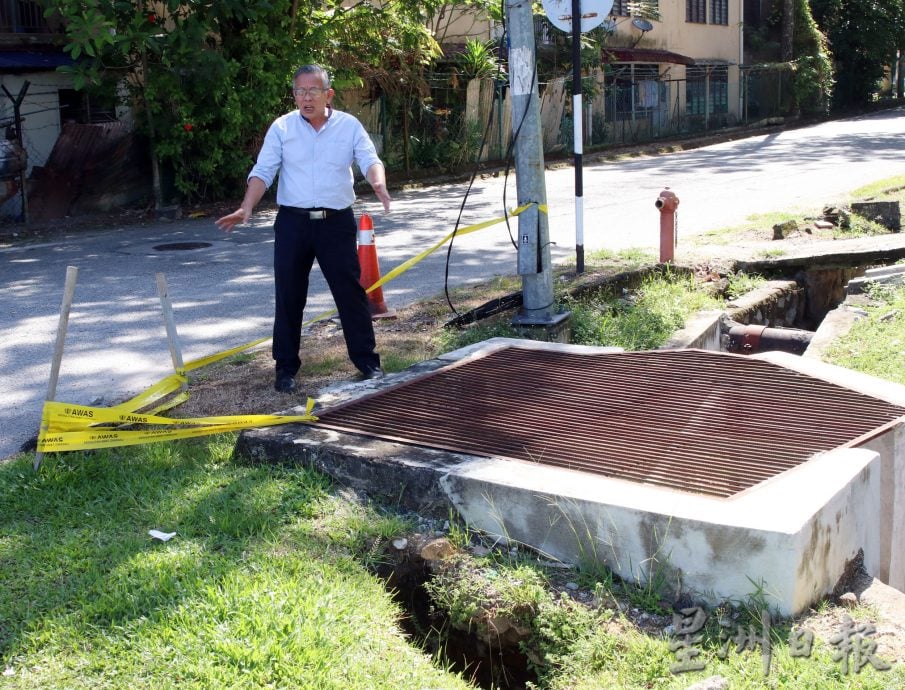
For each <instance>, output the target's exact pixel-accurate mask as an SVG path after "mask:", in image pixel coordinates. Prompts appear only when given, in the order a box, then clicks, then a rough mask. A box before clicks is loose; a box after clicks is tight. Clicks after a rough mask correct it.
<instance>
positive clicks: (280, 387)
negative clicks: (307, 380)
mask: <svg viewBox="0 0 905 690" xmlns="http://www.w3.org/2000/svg"><path fill="white" fill-rule="evenodd" d="M273 387H274V390H276V391H277V393H291V392H292V391H294V390H295V379H294V378H292V377H291V376H290V375H289V374H277V378H276V381H274V383H273Z"/></svg>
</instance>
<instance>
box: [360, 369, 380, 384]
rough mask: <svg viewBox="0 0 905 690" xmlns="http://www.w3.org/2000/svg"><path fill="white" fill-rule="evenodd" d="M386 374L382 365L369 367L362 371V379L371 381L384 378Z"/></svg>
mask: <svg viewBox="0 0 905 690" xmlns="http://www.w3.org/2000/svg"><path fill="white" fill-rule="evenodd" d="M384 376H385V374H384V373H383V369H381V368H380V367H368V368H367V369H364V370H363V371H362V372H361V380H362V381H370V380H372V379H382V378H383V377H384Z"/></svg>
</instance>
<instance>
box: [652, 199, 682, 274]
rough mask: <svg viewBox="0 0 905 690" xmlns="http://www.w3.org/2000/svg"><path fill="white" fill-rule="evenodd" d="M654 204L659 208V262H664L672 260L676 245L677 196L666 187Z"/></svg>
mask: <svg viewBox="0 0 905 690" xmlns="http://www.w3.org/2000/svg"><path fill="white" fill-rule="evenodd" d="M654 205H655V206H656V207H657V208H658V209H660V263H661V264H665V263H668V262H670V261H672V259H673V250H674V249H675V246H676V208H678V206H679V197H677V196H676V195H675V194H674V193H672V192H671V191H669V187H666V188H665V189H664V190H663V191H662V192H660V197H659V198H658V199H657V201H656V202H654Z"/></svg>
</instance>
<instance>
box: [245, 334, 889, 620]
mask: <svg viewBox="0 0 905 690" xmlns="http://www.w3.org/2000/svg"><path fill="white" fill-rule="evenodd" d="M510 346H515V347H521V346H528V347H532V348H539V349H545V348H564V349H565V350H566V351H575V350H576V348H575V346H569V345H561V344H553V343H540V342H532V343H525V341H511V340H508V339H503V338H499V339H493V340H491V341H487V342H486V343H481V344H478V345H474V346H470V347H468V348H464V349H462V350H459V351H455V352H451V353H448V354H447V355H444V356H443V357H442V358H439V359H437V360H433V361H431V362H426V363H423V364H422V365H419V366H417V367H415V368H413V369H412V370H409V371H406V372H403V373H401V374H396V375H392V376H389V377H387V379H385V380H384V381H381V382H379V384H376V385H375V384H370V383H369V384H367V385H363V384H358V385H350V384H345V385H344V386H341V387H334V388H332V389H329V390H328V391H325V393H324V395H323V396H322V397H321V398H320V399H319V400H320V402H321V403H322V404H327V405H329V404H333V403H338V402H340V401H346V400H350V399H352V398H354V397H357V396H360V395H365V394H367V393H369V392H372V391H373V390H375V388H377V387H378V386H379V387H384V386H393V385H397V384H399V383H401V382H403V381H407V380H411V379H413V378H415V377H417V376H420V375H423V374H424V373H426V372H430V371H435V370H436V369H438V368H440V367H443V366H445V365H447V364H450V363H454V362H458V361H462V360H465V359H468V358H470V357H479V356H482V355H484V354H486V353H487V352H488V351H492V350H494V349H498V348H502V347H510ZM577 349H578V350H580V351H582V352H584V353H591V352H594V351H598V349H597V348H586V347H580V348H577ZM609 352H612V349H609ZM770 358H771V360H773V361H780V362H781V363H782V364H783V365H786V366H788V365H791V364H792V363H793V362H797V363H798V364H797V366H799V367H800V366H802V365H803V363H802V362H801V359H800V358H798V357H794V356H792V355H784V356H783V353H773V354H772V355H771V357H770ZM806 366H807V367H808V368H809V370H810V372H811V375H813V373H814V372H817V373H819V374H820V376H821V377H827V378H828V379H829V380H837V379H838V372H837V371H835V370H836V369H838V368H835V367H830V366H829V365H822V364H820V363H816V362H811V363H808V364H807V365H806ZM792 368H796V367H795V366H792ZM843 371H844V370H843ZM867 378H870V377H867ZM837 382H838V380H837ZM893 388H895V390H891V389H889V390H887V393H888V394H889V395H890V396H891V397H893V398H894V399H896V400H897V401H899V403H900V404H901V403H903V402H905V389H903V387H901V386H899V387H893ZM465 406H466V407H467V403H466V404H465ZM459 412H461V411H456V410H450V414H456V413H459ZM891 433H893V434H894V435H895V434H896V430H895V429H893V430H892V431H891ZM898 435H899V436H901V435H902V434H901V433H899V434H898ZM884 438H886V437H884ZM884 444H885V447H884ZM900 446H901V444H899V443H897V442H895V441H890V442H887V441H875V442H872V444H871V447H870V448H869V449H868V448H865V447H862V448H839V449H836V450H833V451H831V452H827V453H824V454H821V455H818V456H815V457H814V458H812V459H811V460H808V461H806V462H805V463H803V464H802V465H800V466H798V467H796V468H795V469H794V470H791V471H787V472H785V473H783V474H781V475H779V476H777V477H775V478H773V479H771V480H768V481H765V482H762V483H761V484H759V485H757V486H755V487H754V488H752V489H750V490H748V491H745V492H742V493H741V494H739V495H737V496H733V497H731V498H730V499H714V498H712V497H704V496H699V495H694V494H689V493H685V492H681V491H673V490H669V489H664V488H662V487H653V486H649V485H642V484H636V483H633V482H628V481H623V480H615V479H611V478H608V477H604V476H598V475H588V474H586V473H580V472H575V471H570V470H563V469H557V468H554V467H550V466H545V465H540V464H536V463H526V462H519V461H512V460H503V459H499V458H486V457H476V456H471V455H465V454H460V453H451V452H448V451H442V450H437V449H431V448H425V447H420V446H414V445H408V444H404V443H396V442H390V441H386V440H381V439H376V438H371V437H368V436H364V435H360V434H354V433H346V432H337V431H333V430H328V429H323V428H318V427H317V426H316V425H315V426H298V427H297V426H292V427H281V428H268V429H260V430H250V431H245V432H243V433H242V434H241V436H240V439H239V442H238V445H237V449H236V451H237V454H238V455H240V456H244V457H246V458H249V459H251V460H252V461H255V462H273V461H279V462H290V463H293V462H297V463H300V464H303V465H306V466H311V467H314V468H317V469H319V470H321V471H323V472H326V473H327V474H329V475H331V476H332V477H333V478H334V479H335V480H336V481H337V482H338V483H340V484H342V485H346V486H350V487H352V488H354V489H356V490H357V491H360V492H362V493H364V494H367V495H370V496H372V497H378V498H382V499H385V500H388V501H390V502H391V503H392V504H394V505H400V506H402V507H405V508H408V509H411V510H414V511H417V512H419V513H422V514H427V515H434V516H436V517H444V516H448V514H449V512H450V510H454V511H456V512H457V513H458V514H459V515H460V516H461V517H462V518H463V519H464V520H465V521H466V523H467V524H468V525H469V526H470V527H472V528H474V529H477V530H480V531H483V532H486V533H488V534H490V535H498V536H500V537H501V538H503V539H506V540H511V541H514V542H518V543H523V544H526V545H528V546H530V547H532V548H534V549H536V550H537V551H539V552H540V553H543V554H546V555H547V556H548V557H553V558H557V559H560V560H563V561H566V562H570V563H578V562H581V561H582V560H585V559H588V558H593V559H595V560H597V561H600V562H602V563H605V564H606V565H607V566H608V567H610V568H611V569H612V570H613V571H614V572H615V573H617V574H618V575H619V576H621V577H624V578H626V579H634V580H640V581H643V580H645V578H646V577H648V576H649V574H650V573H649V569H650V568H651V567H652V566H653V565H654V564H658V566H659V567H665V568H667V570H668V571H669V572H670V573H672V577H671V579H672V580H673V581H674V582H675V583H676V584H677V585H678V586H679V587H680V588H681V590H682V591H685V592H691V593H694V595H695V596H696V597H697V598H698V599H700V600H702V601H704V602H708V603H711V604H717V603H719V602H721V601H724V600H744V599H745V598H746V597H747V595H749V594H750V593H751V592H752V591H753V588H754V585H752V582H754V583H760V584H762V585H763V586H764V588H765V591H766V592H767V594H768V595H769V596H770V597H771V604H773V605H775V607H776V608H777V610H779V611H780V612H781V613H783V614H787V615H788V614H795V613H797V612H800V611H801V610H803V609H804V608H806V607H807V606H808V605H809V604H810V603H812V602H813V601H814V600H815V599H817V598H819V597H820V596H822V595H825V594H828V593H830V592H832V590H833V588H834V587H835V586H836V584H837V581H838V579H839V577H840V576H841V574H842V573H843V572H844V571H845V567H846V564H847V563H849V562H850V561H852V559H854V558H855V557H856V556H857V554H858V552H859V551H863V552H864V563H865V566H866V567H867V568H868V570H869V571H870V572H872V573H881V572H883V573H886V574H887V581H889V582H891V584H894V585H895V586H898V587H900V588H901V587H905V582H903V583H898V584H896V583H897V581H898V580H899V579H903V578H905V573H900V572H898V571H899V570H902V564H901V563H897V562H893V561H895V560H896V557H895V556H894V555H893V554H895V553H897V552H899V551H901V552H905V530H898V531H897V530H895V529H894V528H892V527H890V528H888V529H886V530H881V529H880V525H881V524H884V523H886V524H894V523H893V522H892V518H893V514H894V513H896V512H898V513H901V512H902V510H903V509H902V508H901V506H902V504H903V503H905V498H903V497H900V496H888V495H884V491H886V490H885V489H884V488H883V487H884V486H888V485H889V482H890V479H891V478H893V477H895V478H896V481H898V482H901V479H902V477H903V476H905V462H903V460H902V459H901V458H900V457H899V456H900V455H902V451H901V450H897V449H899V448H900ZM886 493H888V491H886Z"/></svg>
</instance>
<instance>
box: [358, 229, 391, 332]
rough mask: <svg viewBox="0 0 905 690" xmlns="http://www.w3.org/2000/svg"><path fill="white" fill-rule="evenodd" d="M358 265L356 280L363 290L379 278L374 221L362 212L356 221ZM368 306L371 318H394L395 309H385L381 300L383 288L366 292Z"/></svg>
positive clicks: (384, 303) (385, 306) (384, 304)
mask: <svg viewBox="0 0 905 690" xmlns="http://www.w3.org/2000/svg"><path fill="white" fill-rule="evenodd" d="M358 265H359V266H361V277H360V278H359V279H358V282H359V283H361V286H362V287H363V288H364V289H365V290H367V289H368V288H369V287H371V286H372V285H373V284H374V283H376V282H377V281H378V280H380V264H378V263H377V246H376V245H375V244H374V223H373V222H372V221H371V216H369V215H368V214H367V213H362V214H361V218H360V219H359V221H358ZM368 306H369V307H370V309H371V318H372V319H395V318H396V310H395V309H387V304H386V302H384V301H383V288H377V289H375V290H371V291H370V292H369V293H368Z"/></svg>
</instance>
